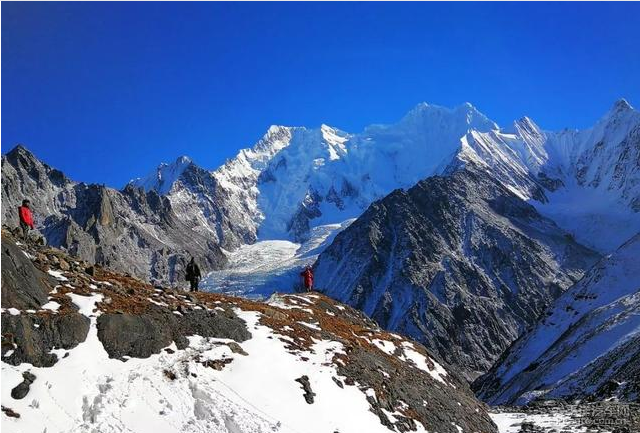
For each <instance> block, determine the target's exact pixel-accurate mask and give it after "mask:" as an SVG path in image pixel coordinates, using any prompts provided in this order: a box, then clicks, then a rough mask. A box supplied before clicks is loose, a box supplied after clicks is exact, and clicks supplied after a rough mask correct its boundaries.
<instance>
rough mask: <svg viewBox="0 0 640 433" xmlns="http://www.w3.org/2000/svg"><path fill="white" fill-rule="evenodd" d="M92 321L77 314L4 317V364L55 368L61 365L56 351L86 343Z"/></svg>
mask: <svg viewBox="0 0 640 433" xmlns="http://www.w3.org/2000/svg"><path fill="white" fill-rule="evenodd" d="M88 332H89V319H87V318H86V317H85V316H83V315H82V314H79V313H77V312H72V311H69V312H64V313H60V314H51V313H41V314H19V315H15V316H14V315H11V314H4V313H3V314H2V360H3V361H4V362H6V363H8V364H11V365H20V364H21V363H23V362H26V363H28V364H32V365H33V366H35V367H51V366H52V365H54V364H55V363H56V362H57V361H58V355H56V354H55V353H51V350H52V349H66V350H69V349H72V348H74V347H76V346H77V345H78V344H80V343H82V342H83V341H85V339H86V338H87V333H88Z"/></svg>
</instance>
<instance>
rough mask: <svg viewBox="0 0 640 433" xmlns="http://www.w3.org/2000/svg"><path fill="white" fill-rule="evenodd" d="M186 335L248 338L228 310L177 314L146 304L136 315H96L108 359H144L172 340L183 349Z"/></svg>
mask: <svg viewBox="0 0 640 433" xmlns="http://www.w3.org/2000/svg"><path fill="white" fill-rule="evenodd" d="M189 335H200V336H203V337H215V338H230V339H233V340H235V341H240V342H242V341H245V340H247V339H249V338H251V334H250V333H249V331H247V329H246V324H245V322H244V321H243V320H241V319H240V318H238V317H237V316H235V315H233V314H232V313H230V312H225V313H224V314H217V313H215V312H211V311H206V310H194V311H189V312H185V313H184V314H181V315H180V316H178V315H176V314H172V312H171V311H169V310H167V309H164V308H162V307H156V306H149V308H148V311H147V312H145V313H143V314H139V315H134V314H117V313H107V314H103V315H101V316H100V317H98V338H99V339H100V341H101V342H102V344H103V346H104V348H105V350H106V351H107V353H108V354H109V356H110V357H111V358H122V357H123V356H131V357H134V358H148V357H149V356H151V355H152V354H155V353H160V351H161V350H162V349H163V348H164V347H167V346H168V345H170V344H171V343H172V342H175V343H176V346H177V347H178V349H184V348H185V347H187V346H188V340H187V338H186V337H187V336H189Z"/></svg>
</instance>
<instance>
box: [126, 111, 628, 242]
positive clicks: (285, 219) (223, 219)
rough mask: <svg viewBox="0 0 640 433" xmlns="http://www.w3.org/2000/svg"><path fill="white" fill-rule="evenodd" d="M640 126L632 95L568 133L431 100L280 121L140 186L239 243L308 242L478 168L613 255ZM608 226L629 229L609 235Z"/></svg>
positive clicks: (624, 217)
mask: <svg viewBox="0 0 640 433" xmlns="http://www.w3.org/2000/svg"><path fill="white" fill-rule="evenodd" d="M639 131H640V113H639V112H638V111H637V110H635V109H634V108H633V107H631V105H630V104H629V103H628V102H627V101H625V100H624V99H621V100H619V101H617V102H616V103H615V104H614V105H613V107H612V108H611V109H610V110H609V111H608V112H607V113H606V114H605V115H604V116H603V117H602V118H601V119H600V120H599V121H598V122H597V123H596V124H595V125H594V126H593V127H592V128H589V129H586V130H563V131H560V132H553V131H545V130H543V129H542V128H540V127H539V126H538V125H536V123H535V122H534V121H533V120H531V119H530V118H528V117H524V118H522V119H520V120H518V121H515V122H514V123H513V125H510V126H509V127H508V128H501V127H499V126H498V125H497V124H496V123H495V122H493V121H491V120H490V119H489V118H488V117H487V116H485V115H484V114H482V113H481V112H480V111H478V110H477V109H476V108H475V107H474V106H473V105H471V104H470V103H465V104H462V105H460V106H458V107H455V108H453V109H449V108H445V107H440V106H437V105H431V104H427V103H421V104H418V105H417V106H416V107H414V108H413V109H412V110H410V111H409V112H408V113H407V114H406V115H405V116H404V117H403V118H402V119H401V120H400V121H399V122H397V123H395V124H392V125H371V126H369V127H367V128H365V129H364V131H363V132H361V133H357V134H353V133H348V132H344V131H341V130H339V129H337V128H334V127H331V126H328V125H322V126H321V127H319V128H315V129H310V128H305V127H286V126H271V127H270V128H269V129H268V131H267V132H266V134H265V135H264V136H263V137H262V138H261V139H260V140H259V141H258V142H257V143H256V144H255V145H254V146H253V147H252V148H249V149H243V150H241V151H240V152H239V153H238V155H237V156H236V157H235V158H233V159H231V160H229V161H227V162H226V163H225V164H224V165H223V166H221V167H220V168H218V169H216V170H214V171H206V170H202V169H200V168H198V167H197V166H195V164H193V163H192V162H191V161H190V160H189V159H188V158H186V157H181V158H179V159H178V160H177V161H176V162H174V163H172V164H168V165H167V164H163V165H161V166H160V167H158V169H157V170H155V171H154V172H153V173H151V174H150V175H148V176H147V177H145V178H142V179H136V180H135V181H132V183H131V184H132V185H134V186H137V187H142V188H144V189H145V190H155V191H157V192H158V193H160V194H162V195H166V196H167V197H168V198H169V200H170V201H171V202H172V203H173V204H175V205H176V206H178V208H180V207H182V206H187V204H189V205H195V207H194V208H197V209H198V208H199V209H200V211H199V212H198V214H197V215H193V214H192V213H191V214H188V215H189V216H185V218H188V219H189V221H188V222H189V223H190V224H192V225H193V226H194V229H195V230H197V231H201V232H203V233H209V234H210V235H212V236H213V237H214V238H215V239H216V240H218V241H219V242H220V243H221V244H222V245H223V246H224V247H226V248H235V247H237V246H239V245H241V244H243V243H252V242H254V241H255V240H257V239H263V240H264V239H292V240H304V239H305V238H306V237H307V236H308V233H309V230H310V229H311V228H312V227H316V226H319V225H323V224H331V223H339V222H342V221H344V220H346V219H349V218H354V217H357V216H359V215H360V214H361V213H362V212H363V211H364V210H365V209H366V208H367V207H368V206H369V204H371V203H372V202H373V201H375V200H378V199H380V198H382V197H384V196H386V195H387V194H389V193H390V192H391V191H393V190H394V189H397V188H403V189H406V188H409V187H411V186H413V185H415V184H416V183H417V182H418V181H420V180H422V179H424V178H426V177H428V176H431V175H434V174H444V175H447V174H449V173H451V172H453V171H455V170H457V169H460V168H461V167H463V166H464V165H465V164H469V163H473V164H476V165H478V166H481V167H484V168H485V169H486V170H487V171H488V172H490V173H491V174H492V175H493V176H495V177H496V178H497V179H498V180H499V181H500V182H502V183H503V184H504V185H505V186H507V187H508V188H509V189H511V190H512V191H514V192H515V193H516V194H518V195H519V196H520V197H522V198H524V199H525V200H528V201H530V202H531V203H532V204H534V205H536V206H537V207H538V208H539V210H540V211H541V212H542V213H543V214H545V215H547V216H550V217H552V218H553V219H554V220H555V221H556V222H557V223H558V224H559V225H561V226H562V227H563V228H565V229H566V230H569V231H570V232H571V233H572V234H574V235H575V236H576V238H577V239H579V240H580V241H581V242H583V243H585V244H586V245H589V246H591V247H593V248H596V249H599V250H600V251H610V250H612V249H614V248H616V247H617V246H618V245H619V244H620V243H622V242H623V241H624V240H626V239H628V238H629V236H631V235H632V234H633V230H632V229H634V228H635V229H637V228H638V227H640V174H639V173H640V169H639V168H638V167H639V165H640V164H639V158H640V150H639V149H640V145H639V144H638V143H639V141H640V132H639ZM178 215H183V213H180V212H179V213H178ZM181 217H182V216H181ZM230 219H232V220H233V221H230ZM603 224H604V225H615V226H616V227H617V228H616V229H615V231H614V232H608V233H607V234H606V235H601V234H598V228H599V227H601V226H602V225H603Z"/></svg>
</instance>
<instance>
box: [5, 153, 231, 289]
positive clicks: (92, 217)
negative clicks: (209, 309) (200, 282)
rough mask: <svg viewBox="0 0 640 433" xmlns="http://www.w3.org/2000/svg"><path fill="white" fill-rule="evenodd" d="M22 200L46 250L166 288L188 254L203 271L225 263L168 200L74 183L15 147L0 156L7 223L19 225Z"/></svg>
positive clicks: (181, 273)
mask: <svg viewBox="0 0 640 433" xmlns="http://www.w3.org/2000/svg"><path fill="white" fill-rule="evenodd" d="M24 198H29V199H30V200H31V203H32V206H31V207H32V210H33V212H34V215H35V218H36V225H37V227H38V229H39V231H40V232H41V233H42V235H43V236H44V237H45V238H46V241H47V243H48V244H49V245H52V246H55V247H59V248H63V249H65V250H67V251H68V252H69V253H71V254H72V255H74V256H76V257H78V258H80V259H83V260H86V261H89V262H92V263H98V264H102V265H105V266H109V267H112V268H114V269H117V270H120V271H122V272H128V273H131V274H133V275H136V276H137V277H140V278H144V279H147V280H156V281H160V282H164V283H170V284H177V283H179V282H182V281H184V268H185V266H186V262H187V261H188V260H189V259H190V256H191V255H193V256H194V257H196V258H197V260H198V262H199V265H200V267H201V268H202V270H203V271H207V270H211V269H218V268H220V267H222V266H224V264H225V263H226V258H225V256H224V254H223V253H222V250H221V249H220V248H219V246H218V245H217V244H216V243H214V242H213V241H212V240H211V239H210V238H211V237H210V236H207V235H206V234H202V233H199V232H197V231H194V227H195V226H194V225H193V224H191V225H190V224H188V223H185V222H184V221H182V220H181V219H180V218H178V217H177V215H176V213H175V211H174V209H173V208H172V205H171V202H170V201H169V200H168V199H167V198H166V197H161V196H159V195H158V194H157V193H156V192H154V191H151V192H149V193H145V192H144V191H142V190H141V189H136V188H134V187H131V186H128V187H127V188H125V189H124V190H123V191H117V190H114V189H111V188H107V187H105V186H101V185H87V184H84V183H76V182H73V181H71V180H69V179H68V178H66V177H65V176H64V174H62V173H61V172H60V171H58V170H55V169H53V168H51V167H49V166H48V165H46V164H44V163H42V162H41V161H39V160H38V159H37V158H36V157H35V156H34V155H33V154H31V153H30V152H29V151H28V150H26V149H25V148H24V147H22V146H18V147H16V148H15V149H13V150H12V151H11V152H9V153H7V154H6V155H4V156H3V157H2V220H3V222H4V223H5V224H9V225H17V224H18V206H19V205H20V203H21V202H22V200H23V199H24Z"/></svg>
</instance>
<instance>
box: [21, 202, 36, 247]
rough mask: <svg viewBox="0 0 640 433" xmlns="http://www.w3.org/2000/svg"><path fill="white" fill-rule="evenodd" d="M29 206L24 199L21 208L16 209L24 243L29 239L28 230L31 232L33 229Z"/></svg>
mask: <svg viewBox="0 0 640 433" xmlns="http://www.w3.org/2000/svg"><path fill="white" fill-rule="evenodd" d="M30 204H31V202H30V201H29V200H26V199H25V200H22V206H20V207H19V208H18V214H19V215H20V228H21V229H22V237H23V239H24V240H25V242H26V241H27V239H28V238H29V229H31V230H33V229H34V228H35V227H34V225H33V214H32V213H31V208H30V207H29V205H30Z"/></svg>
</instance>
